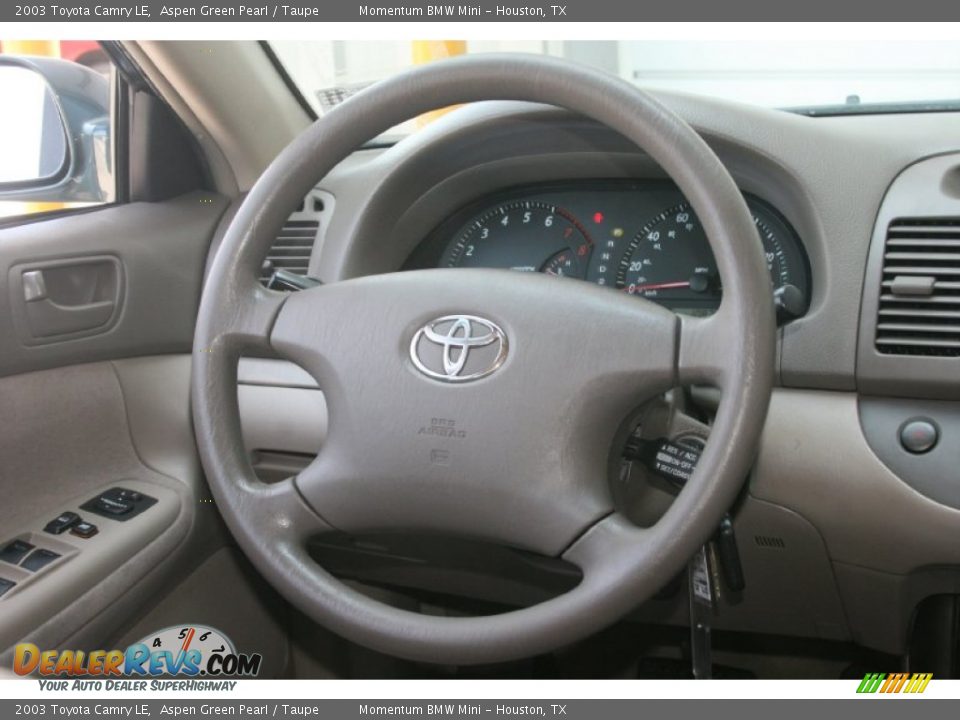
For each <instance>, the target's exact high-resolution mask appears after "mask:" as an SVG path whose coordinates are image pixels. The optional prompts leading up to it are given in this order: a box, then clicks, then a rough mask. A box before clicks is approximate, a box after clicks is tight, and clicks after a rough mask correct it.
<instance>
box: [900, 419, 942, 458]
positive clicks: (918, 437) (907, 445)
mask: <svg viewBox="0 0 960 720" xmlns="http://www.w3.org/2000/svg"><path fill="white" fill-rule="evenodd" d="M939 439H940V429H939V428H938V427H937V424H936V423H935V422H933V420H930V419H928V418H911V419H910V420H907V421H906V422H905V423H904V424H903V425H901V426H900V444H901V445H902V446H903V449H904V450H906V451H907V452H911V453H913V454H915V455H920V454H922V453H925V452H929V451H930V450H933V448H934V446H935V445H936V444H937V440H939Z"/></svg>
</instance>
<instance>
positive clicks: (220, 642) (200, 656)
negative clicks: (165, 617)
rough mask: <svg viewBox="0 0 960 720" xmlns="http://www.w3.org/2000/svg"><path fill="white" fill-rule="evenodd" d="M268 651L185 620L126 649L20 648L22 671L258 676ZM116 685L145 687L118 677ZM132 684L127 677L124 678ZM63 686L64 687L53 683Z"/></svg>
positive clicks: (16, 663)
mask: <svg viewBox="0 0 960 720" xmlns="http://www.w3.org/2000/svg"><path fill="white" fill-rule="evenodd" d="M262 660H263V657H262V655H260V654H259V653H252V654H247V653H238V652H237V651H236V649H235V648H234V645H233V642H231V640H230V639H229V638H228V637H227V636H226V635H224V634H223V633H221V632H220V631H219V630H216V629H214V628H211V627H206V626H203V625H181V626H174V627H168V628H165V629H163V630H161V631H160V632H157V633H152V634H150V635H147V636H146V637H145V638H143V639H142V640H140V641H139V642H136V643H133V644H132V645H130V646H129V647H127V648H126V649H125V650H119V649H115V650H91V651H89V652H86V651H83V650H41V649H40V648H38V647H37V646H36V645H34V644H33V643H20V644H18V645H17V646H16V647H15V648H14V656H13V671H14V672H15V673H16V674H17V675H39V676H40V677H47V678H54V677H56V678H73V679H78V678H89V679H91V680H93V679H118V678H138V677H141V678H143V677H146V678H156V677H179V678H184V677H186V678H197V677H208V678H215V677H237V676H241V677H256V675H257V674H258V673H259V672H260V663H261V662H262ZM112 685H115V686H116V687H115V688H111V689H118V690H119V689H124V690H129V689H145V688H140V687H125V686H121V683H119V682H117V683H112ZM124 685H126V683H124ZM52 689H62V688H52Z"/></svg>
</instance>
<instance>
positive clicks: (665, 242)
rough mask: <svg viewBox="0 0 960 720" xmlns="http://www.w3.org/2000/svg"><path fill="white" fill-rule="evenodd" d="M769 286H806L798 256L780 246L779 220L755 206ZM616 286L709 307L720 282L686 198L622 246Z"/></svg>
mask: <svg viewBox="0 0 960 720" xmlns="http://www.w3.org/2000/svg"><path fill="white" fill-rule="evenodd" d="M753 219H754V224H755V225H756V227H757V231H758V233H759V235H760V240H761V242H762V243H763V251H764V254H765V256H766V260H767V268H768V270H769V272H770V281H771V284H772V288H773V289H776V288H784V287H790V286H794V287H795V288H803V287H805V286H806V278H805V272H806V268H805V267H802V266H801V265H802V263H801V260H800V258H798V257H794V253H792V252H790V250H789V249H788V248H787V247H785V246H784V243H783V242H781V240H780V237H781V235H782V232H783V231H782V230H781V229H780V227H779V224H778V223H779V220H777V218H775V217H771V216H768V213H763V217H761V213H760V212H758V211H757V210H754V213H753ZM616 286H617V287H618V288H619V289H621V290H623V291H624V292H627V293H629V294H631V295H640V296H641V297H645V298H649V299H653V300H656V301H657V302H661V303H663V304H666V305H670V306H681V307H688V308H691V309H693V308H697V307H702V308H704V309H707V310H709V309H711V308H713V307H716V306H717V305H718V304H719V301H720V294H721V290H722V288H721V284H720V276H719V273H718V272H717V266H716V261H715V260H714V257H713V253H712V251H711V249H710V245H709V243H708V242H707V236H706V234H705V232H704V230H703V226H702V225H701V224H700V222H699V220H698V219H697V217H696V215H695V214H694V212H693V210H692V208H691V207H690V205H689V203H686V202H682V203H679V204H677V205H674V206H672V207H670V208H668V209H666V210H664V211H663V212H661V213H659V214H658V215H656V216H655V217H653V218H652V219H650V221H649V222H647V223H646V224H645V225H644V226H643V227H642V228H641V229H640V231H639V232H638V233H637V234H636V235H635V236H634V238H633V239H632V240H631V241H630V243H629V244H628V245H627V248H626V250H625V252H624V253H623V255H622V257H621V260H620V263H619V265H618V267H617V276H616Z"/></svg>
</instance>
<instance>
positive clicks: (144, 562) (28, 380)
mask: <svg viewBox="0 0 960 720" xmlns="http://www.w3.org/2000/svg"><path fill="white" fill-rule="evenodd" d="M227 204H228V203H227V201H226V199H225V198H223V197H221V196H218V195H216V194H213V193H208V192H194V193H190V194H187V195H183V196H180V197H178V198H175V199H172V200H168V201H164V202H154V203H132V204H129V205H121V206H114V207H110V208H102V209H97V210H95V211H91V212H84V213H75V214H69V215H64V216H61V217H59V218H55V219H49V220H45V221H38V222H31V223H27V224H23V225H20V226H16V227H8V228H4V229H0V278H2V279H3V281H4V285H5V287H3V288H2V291H0V337H2V338H3V341H2V342H0V407H2V408H3V420H2V421H0V458H2V462H0V494H2V497H3V501H2V502H0V551H2V550H3V548H5V547H6V546H7V545H8V544H9V543H10V542H11V541H12V540H20V541H22V542H24V543H27V544H28V545H31V546H33V548H32V549H31V550H30V552H35V551H36V550H44V551H46V552H50V553H55V554H56V555H57V557H56V558H55V559H54V560H53V561H52V562H51V563H50V564H49V565H48V566H45V567H43V568H41V569H39V570H31V569H30V567H28V566H27V565H26V564H25V563H26V556H25V557H24V559H23V560H18V561H16V562H5V561H4V559H3V557H2V556H0V578H4V579H6V580H8V581H13V582H16V585H15V586H14V587H13V589H11V590H8V591H7V592H5V593H3V594H2V595H0V664H3V665H5V666H7V667H9V664H8V663H9V661H10V658H11V653H12V647H13V644H14V643H16V642H19V641H21V640H26V641H29V642H33V643H36V644H38V645H41V646H46V647H57V646H58V645H59V646H63V644H64V643H71V645H69V646H71V647H96V646H102V645H103V643H104V642H106V641H107V640H108V639H109V638H111V637H116V636H117V635H118V634H119V633H120V632H121V631H122V629H123V628H124V627H125V626H128V625H129V624H131V623H133V622H135V621H136V619H137V618H138V617H139V616H140V615H142V614H143V613H144V612H146V610H147V608H149V607H150V606H151V605H152V604H154V603H155V602H156V601H157V599H158V598H160V597H162V596H163V595H164V594H165V593H166V592H168V591H170V589H172V588H175V587H176V585H177V584H178V583H179V582H180V581H181V580H182V579H183V578H185V577H187V576H188V575H189V573H190V572H191V571H192V570H193V569H194V568H195V567H196V565H197V564H198V563H200V562H203V560H204V559H205V558H206V557H208V556H209V555H210V554H211V553H212V552H215V551H216V549H218V548H220V547H222V546H223V545H224V544H225V543H226V542H228V535H227V534H226V533H225V531H224V528H223V525H222V522H221V521H220V519H219V515H218V513H217V511H216V506H215V505H213V504H212V503H211V502H210V501H209V494H208V492H207V489H206V485H205V482H204V479H203V475H202V472H201V471H200V467H199V463H198V461H197V457H196V448H195V445H194V441H193V435H192V428H191V424H190V404H189V398H190V390H189V388H190V356H189V354H188V353H189V352H190V350H191V346H192V339H193V328H194V324H195V321H196V314H197V306H198V303H199V297H200V291H201V283H202V278H203V271H204V264H205V260H206V256H207V252H208V250H209V247H210V242H211V239H212V237H213V235H214V233H215V232H216V230H217V227H218V222H219V220H220V218H221V216H222V215H223V212H224V210H225V209H226V207H227ZM117 489H123V490H127V491H132V492H133V493H138V494H139V495H137V497H140V498H143V497H146V498H148V499H150V500H154V501H155V502H154V503H152V504H150V505H149V506H148V507H147V508H146V509H145V510H143V512H142V513H140V514H136V513H129V515H124V513H126V512H127V511H126V510H124V509H123V507H122V503H121V508H120V510H121V511H122V512H121V516H120V517H117V516H111V515H110V514H109V512H107V511H105V510H104V509H103V508H102V507H100V508H99V509H98V506H97V504H96V503H95V502H93V501H94V500H95V498H97V497H98V496H99V495H100V494H101V493H102V492H103V491H111V490H117ZM109 499H110V498H109V497H108V500H109ZM123 502H126V501H123ZM65 512H72V513H76V514H77V515H80V516H81V517H82V519H83V520H84V521H87V522H91V523H93V524H95V525H96V526H97V530H98V532H97V533H96V534H95V535H93V536H92V537H81V536H80V535H79V534H76V533H74V529H73V528H68V529H67V530H65V531H64V532H62V533H59V534H53V533H51V532H49V531H48V530H47V529H46V528H45V526H46V524H47V523H48V522H49V521H51V520H53V519H54V518H56V517H57V516H58V515H60V514H62V513H65ZM98 512H99V514H98Z"/></svg>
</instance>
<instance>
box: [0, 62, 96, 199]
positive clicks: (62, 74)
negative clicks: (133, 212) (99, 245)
mask: <svg viewBox="0 0 960 720" xmlns="http://www.w3.org/2000/svg"><path fill="white" fill-rule="evenodd" d="M0 98H3V106H4V109H3V111H2V112H0V200H23V201H43V202H106V201H109V200H112V199H113V146H112V140H111V132H110V83H109V81H108V80H107V78H105V77H104V76H102V75H100V74H99V73H97V72H94V71H93V70H90V69H89V68H86V67H84V66H83V65H78V64H77V63H73V62H70V61H67V60H60V59H55V58H40V57H25V56H15V55H0Z"/></svg>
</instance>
